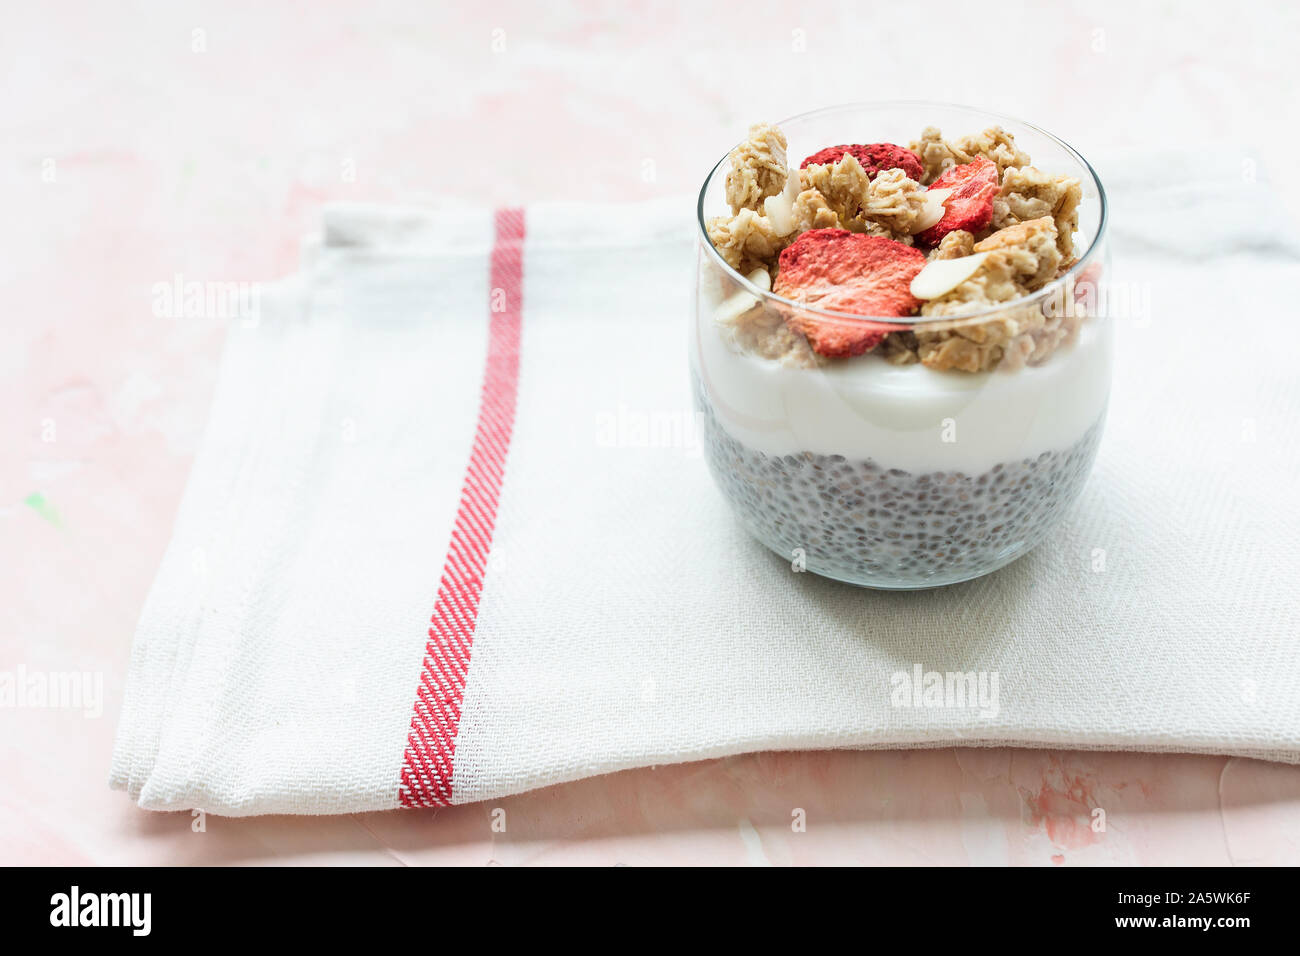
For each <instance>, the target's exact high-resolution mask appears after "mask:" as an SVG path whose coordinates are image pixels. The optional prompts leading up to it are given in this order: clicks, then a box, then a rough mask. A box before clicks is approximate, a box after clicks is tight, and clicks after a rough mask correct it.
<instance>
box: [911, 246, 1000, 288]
mask: <svg viewBox="0 0 1300 956" xmlns="http://www.w3.org/2000/svg"><path fill="white" fill-rule="evenodd" d="M988 257H989V254H988V253H987V252H977V253H975V254H974V255H973V256H962V257H961V258H959V259H935V260H934V261H933V262H927V263H926V264H925V267H924V268H923V269H921V271H920V272H918V273H917V274H916V276H915V278H913V279H912V285H911V290H912V295H914V296H916V297H917V298H918V299H938V298H941V297H943V296H945V295H947V294H948V293H949V292H951V291H952V290H953V289H955V288H957V286H959V285H961V284H962V283H963V282H965V281H966V280H967V279H969V278H970V277H971V276H973V275H974V274H975V273H976V272H977V271H978V270H979V267H980V266H982V265H983V264H984V260H985V259H987V258H988Z"/></svg>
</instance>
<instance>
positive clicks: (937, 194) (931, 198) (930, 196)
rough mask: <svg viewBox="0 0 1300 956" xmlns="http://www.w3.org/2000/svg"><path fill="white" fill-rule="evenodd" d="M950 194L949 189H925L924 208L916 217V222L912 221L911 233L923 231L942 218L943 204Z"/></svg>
mask: <svg viewBox="0 0 1300 956" xmlns="http://www.w3.org/2000/svg"><path fill="white" fill-rule="evenodd" d="M951 195H952V190H951V189H927V190H926V191H925V208H923V209H922V210H921V214H920V215H919V216H917V217H916V222H914V223H912V235H916V234H917V233H918V232H925V230H927V229H929V228H930V227H931V226H933V225H934V224H935V223H937V222H938V221H939V220H940V219H942V218H943V209H944V206H943V204H944V203H946V202H947V201H948V197H949V196H951Z"/></svg>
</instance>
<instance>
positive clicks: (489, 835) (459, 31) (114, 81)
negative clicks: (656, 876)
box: [0, 2, 1300, 866]
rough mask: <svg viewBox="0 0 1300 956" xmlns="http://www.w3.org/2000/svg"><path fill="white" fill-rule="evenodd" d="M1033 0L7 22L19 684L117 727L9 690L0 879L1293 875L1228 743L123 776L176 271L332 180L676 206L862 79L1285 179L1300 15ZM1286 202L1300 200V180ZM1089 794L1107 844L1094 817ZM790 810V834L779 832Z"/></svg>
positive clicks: (190, 273)
mask: <svg viewBox="0 0 1300 956" xmlns="http://www.w3.org/2000/svg"><path fill="white" fill-rule="evenodd" d="M1042 9H1043V11H1044V12H1043V13H1041V14H1040V15H1038V16H1036V17H1032V18H1030V17H1022V16H1019V15H1017V14H1015V13H1014V12H1009V13H1005V14H1003V13H1000V12H995V8H991V7H989V5H987V4H986V5H976V4H970V3H960V4H954V5H952V6H949V5H947V4H943V3H938V2H931V3H927V4H914V5H904V4H900V3H896V2H892V3H879V4H852V5H844V6H843V7H831V6H829V5H825V4H820V5H817V6H816V8H815V9H813V8H812V7H808V6H801V5H799V4H791V3H788V2H782V3H745V4H737V5H734V6H721V5H719V6H717V7H712V6H708V5H704V4H682V5H680V6H676V5H673V6H670V5H668V4H662V5H661V4H650V3H643V4H634V3H626V2H610V3H591V4H563V5H559V4H549V3H548V4H544V5H543V4H530V3H524V2H509V3H476V4H469V5H461V4H450V3H444V4H429V3H397V2H380V3H367V4H364V5H343V4H333V3H312V4H270V3H255V2H243V3H221V4H218V3H193V2H173V3H161V2H159V3H154V4H144V3H137V4H97V3H89V2H87V3H82V4H74V3H66V2H64V3H43V4H22V5H17V6H13V7H12V8H11V9H9V10H8V11H6V22H5V29H4V30H3V31H2V32H0V53H2V55H0V64H3V68H4V70H5V74H6V75H5V82H4V84H3V86H2V87H0V117H3V120H0V122H3V124H4V127H5V130H4V132H5V135H4V139H3V141H4V144H5V149H4V150H3V153H0V168H2V169H3V173H2V177H3V178H2V180H0V181H2V182H3V190H4V192H3V196H4V200H5V207H4V208H5V216H4V225H3V227H0V237H2V238H0V242H2V243H3V245H2V246H0V276H2V277H3V280H4V281H3V287H4V290H5V304H6V307H7V308H6V311H7V316H6V319H5V321H4V322H3V326H2V327H3V330H4V331H3V340H2V342H0V409H2V410H3V424H4V437H5V441H4V445H3V449H4V452H3V455H2V456H0V561H2V562H3V569H4V574H3V577H2V578H0V670H11V671H12V670H14V669H15V668H17V667H19V666H25V667H27V668H28V669H31V670H45V671H62V670H82V671H92V672H95V673H98V674H102V675H103V680H104V692H105V702H104V714H103V716H102V717H99V718H98V719H96V718H87V717H84V716H82V715H81V714H79V713H76V712H70V711H63V710H49V709H33V708H12V707H10V708H3V709H0V765H3V767H4V773H3V774H2V775H0V863H18V862H30V863H199V862H205V863H236V862H238V863H251V862H275V863H284V862H310V863H363V862H365V863H389V862H391V863H447V862H455V863H468V864H490V863H499V864H515V863H593V864H614V863H626V864H654V863H691V862H717V863H735V864H745V863H755V864H764V863H776V864H782V863H850V862H853V863H883V862H897V863H916V864H925V863H1017V864H1037V865H1049V866H1050V865H1071V864H1105V863H1121V864H1126V863H1144V864H1149V863H1160V864H1183V863H1205V864H1219V863H1289V862H1290V863H1293V862H1296V861H1298V860H1300V769H1297V768H1291V767H1283V766H1278V765H1272V764H1267V763H1261V762H1257V761H1250V760H1240V759H1223V758H1212V757H1190V756H1159V757H1156V756H1146V755H1135V754H1088V753H1062V752H1049V751H1007V750H993V751H973V750H943V751H931V752H914V753H847V752H836V753H807V754H757V755H751V756H745V757H736V758H731V759H725V760H715V761H709V762H704V763H695V764H687V765H681V766H673V767H661V768H657V769H646V770H641V771H634V772H627V773H620V774H615V775H612V776H609V777H604V778H597V779H592V780H587V781H583V782H579V783H575V784H570V785H566V786H561V787H555V788H552V789H548V790H544V791H539V792H535V793H531V794H526V795H523V796H519V797H515V798H511V799H508V800H501V801H496V802H495V803H494V804H493V805H492V806H487V805H474V806H465V807H457V808H453V809H448V810H443V811H440V812H429V813H417V812H394V813H381V814H364V815H356V816H351V817H338V818H327V819H303V818H298V819H294V818H269V817H268V818H259V819H246V820H224V819H217V818H208V819H207V820H206V829H205V830H204V831H203V832H195V830H194V828H193V827H192V821H191V818H190V817H189V815H187V814H150V813H145V812H143V811H140V810H138V809H136V808H135V807H134V806H133V805H132V804H131V803H130V802H129V801H128V800H127V799H126V798H125V797H123V796H122V795H121V794H117V793H112V792H110V791H109V790H108V788H107V785H106V778H107V772H108V761H109V753H110V746H111V742H112V734H113V728H114V724H115V718H116V714H117V711H118V708H119V707H120V703H121V692H122V678H123V673H124V669H125V664H126V658H127V648H128V646H129V642H130V638H131V634H132V630H133V628H134V626H135V622H136V618H137V615H138V614H139V610H140V607H141V604H142V602H143V600H144V597H145V594H146V593H147V590H148V588H149V585H150V582H151V580H152V577H153V574H154V572H155V570H156V568H157V566H158V563H159V560H160V558H161V555H162V552H163V548H164V546H165V545H166V543H167V540H168V535H169V531H170V526H171V522H172V519H173V516H174V514H175V511H176V508H177V505H178V502H179V498H180V495H181V492H182V489H183V487H184V483H185V479H186V476H187V473H188V470H189V468H190V464H191V462H192V460H193V456H194V452H195V449H196V447H197V445H198V443H199V441H200V439H201V436H202V431H203V425H204V421H205V416H206V412H207V408H208V403H209V400H210V397H211V393H212V389H213V384H214V376H215V371H216V363H217V358H218V349H219V346H220V343H221V340H222V336H223V333H224V329H223V327H222V324H221V323H220V322H218V321H215V320H214V321H204V320H172V319H162V318H158V317H155V316H154V314H153V312H152V310H151V298H150V289H151V287H152V285H153V284H154V283H156V282H160V281H169V280H170V279H171V277H172V276H173V275H174V274H175V273H178V272H179V273H183V274H184V275H185V276H187V277H189V278H198V279H203V280H226V281H245V282H256V281H260V280H266V279H271V278H273V277H276V276H279V275H282V274H284V273H286V272H288V271H290V270H292V269H293V268H294V266H295V262H296V257H297V252H298V243H299V238H300V236H301V235H302V234H303V233H305V232H306V231H307V230H308V229H309V228H310V227H311V225H312V224H313V222H314V221H315V218H316V215H317V213H318V210H319V208H320V206H321V204H322V203H324V202H326V201H329V200H334V199H378V200H385V199H397V198H410V197H413V196H416V195H425V196H428V195H434V196H457V197H460V198H464V199H469V200H473V201H478V202H482V203H518V202H522V201H527V200H532V199H539V198H551V199H557V198H559V199H563V198H574V199H577V198H581V199H589V200H620V199H635V198H642V197H649V196H657V195H668V194H681V193H685V192H690V191H693V190H694V189H695V188H696V186H697V184H698V180H699V178H700V176H701V171H702V170H703V169H705V168H706V167H707V165H708V164H709V163H710V162H711V161H713V160H714V159H716V158H717V156H718V155H719V154H720V153H721V152H722V151H723V150H724V149H725V147H726V146H727V145H728V144H729V143H730V142H732V141H734V140H735V139H736V138H737V137H738V135H739V134H740V132H741V131H742V130H743V128H744V126H745V124H746V123H748V122H749V121H751V120H752V119H755V118H759V117H779V116H783V115H788V114H791V113H795V112H800V111H803V110H806V109H809V108H812V107H815V106H820V105H824V104H826V103H830V102H840V101H847V100H853V99H867V98H927V99H939V100H945V99H947V100H957V101H961V102H967V103H970V104H972V105H978V106H983V107H987V108H991V109H995V110H1001V111H1004V112H1008V113H1011V114H1013V115H1022V116H1027V117H1031V118H1036V119H1039V120H1041V121H1042V122H1043V123H1045V124H1046V125H1048V126H1049V127H1050V128H1052V129H1053V130H1054V131H1056V132H1059V133H1060V134H1062V135H1063V136H1064V137H1065V138H1066V139H1068V140H1070V141H1072V142H1073V143H1074V144H1075V145H1076V146H1078V147H1079V148H1080V149H1081V150H1082V151H1083V152H1084V153H1085V154H1087V153H1088V152H1090V151H1095V150H1104V149H1110V148H1113V147H1122V146H1134V145H1144V144H1161V143H1163V144H1170V143H1175V144H1177V143H1185V142H1192V143H1203V142H1206V141H1210V140H1215V141H1218V142H1221V143H1224V144H1225V148H1229V149H1231V151H1232V154H1233V155H1234V156H1235V155H1238V154H1239V151H1240V150H1241V149H1243V148H1246V147H1249V148H1252V149H1254V150H1256V151H1257V153H1258V154H1259V155H1260V156H1261V157H1262V159H1263V161H1264V163H1265V167H1266V169H1267V168H1270V167H1271V168H1272V169H1273V170H1275V171H1289V169H1290V164H1291V163H1292V162H1293V158H1294V156H1295V155H1297V154H1298V153H1300V149H1297V147H1300V142H1297V138H1298V137H1297V132H1296V130H1295V128H1294V125H1293V124H1287V125H1285V126H1284V125H1283V124H1282V123H1281V122H1280V121H1279V120H1280V119H1281V118H1283V117H1288V116H1291V115H1292V114H1293V112H1294V110H1293V107H1292V104H1290V103H1289V102H1288V101H1287V99H1285V98H1288V97H1289V96H1290V92H1289V91H1290V90H1292V89H1293V88H1294V85H1295V83H1296V80H1297V67H1296V57H1295V56H1294V51H1293V50H1292V49H1291V47H1292V45H1293V42H1294V37H1295V36H1297V35H1298V33H1300V31H1297V27H1298V26H1300V15H1298V14H1297V8H1296V7H1295V5H1293V4H1287V3H1282V2H1276V3H1259V4H1251V5H1249V6H1244V5H1243V6H1242V7H1240V8H1236V9H1234V11H1233V15H1232V16H1231V17H1230V18H1226V19H1225V18H1224V17H1223V15H1222V14H1223V8H1222V5H1221V4H1191V3H1179V4H1174V3H1152V4H1135V3H1132V2H1103V3H1098V2H1087V3H1081V2H1074V3H1057V4H1052V5H1050V6H1049V5H1044V7H1043V8H1042ZM1007 10H1008V11H1013V7H1012V6H1008V7H1007ZM196 31H201V32H196ZM496 31H501V32H496ZM494 46H495V47H496V48H495V49H494ZM502 47H504V48H502ZM976 64H993V65H991V66H985V67H983V68H980V69H978V70H977V69H975V67H976ZM646 159H651V160H653V161H654V169H655V174H656V175H655V178H654V179H653V181H651V182H646V181H645V180H644V179H643V176H642V173H643V169H644V168H645V167H644V164H643V161H644V160H646ZM1274 179H1275V180H1278V181H1281V180H1282V179H1284V177H1283V176H1275V177H1274ZM1278 190H1279V203H1280V204H1282V205H1284V206H1285V207H1286V208H1288V209H1289V210H1290V211H1291V212H1292V213H1293V214H1294V213H1295V212H1296V211H1297V209H1298V208H1300V203H1298V202H1297V198H1298V194H1297V187H1296V185H1295V184H1294V181H1292V182H1289V183H1288V182H1282V183H1281V184H1280V185H1279V186H1278ZM1098 806H1100V807H1103V808H1104V809H1105V810H1106V813H1107V824H1108V825H1107V829H1106V832H1104V833H1096V832H1093V830H1092V829H1091V827H1090V826H1089V824H1090V822H1091V811H1092V809H1093V808H1094V807H1098ZM495 807H502V808H504V809H505V810H506V812H507V820H508V822H509V824H508V829H507V833H505V834H501V833H494V832H493V831H492V829H491V827H490V822H491V813H492V810H493V809H494V808H495ZM795 808H802V809H803V810H804V811H806V816H807V830H806V832H792V829H791V814H792V811H793V810H794V809H795Z"/></svg>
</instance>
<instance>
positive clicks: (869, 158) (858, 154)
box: [799, 143, 922, 182]
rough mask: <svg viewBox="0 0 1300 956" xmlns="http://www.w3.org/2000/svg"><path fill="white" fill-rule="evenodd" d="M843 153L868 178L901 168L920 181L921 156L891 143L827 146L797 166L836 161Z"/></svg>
mask: <svg viewBox="0 0 1300 956" xmlns="http://www.w3.org/2000/svg"><path fill="white" fill-rule="evenodd" d="M845 153H852V154H853V158H854V159H856V160H857V161H858V162H859V163H860V164H861V166H862V168H863V169H865V170H866V171H867V178H868V179H875V178H876V173H878V172H880V171H881V170H882V169H901V170H902V171H903V172H904V173H906V174H907V178H908V179H915V180H917V181H918V182H920V179H921V176H922V167H921V157H919V156H917V155H916V153H914V152H912V151H911V150H910V149H906V148H904V147H902V146H895V145H894V144H893V143H869V144H867V145H865V146H861V145H851V146H828V147H826V148H825V149H819V150H818V151H817V152H815V153H813V154H812V155H811V156H809V157H808V158H807V159H805V160H804V161H803V165H801V166H800V167H799V168H800V169H803V168H805V167H807V166H814V165H816V166H826V165H828V164H830V163H838V162H839V161H840V160H841V159H842V158H843V157H844V154H845Z"/></svg>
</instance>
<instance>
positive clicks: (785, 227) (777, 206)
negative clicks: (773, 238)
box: [763, 169, 799, 236]
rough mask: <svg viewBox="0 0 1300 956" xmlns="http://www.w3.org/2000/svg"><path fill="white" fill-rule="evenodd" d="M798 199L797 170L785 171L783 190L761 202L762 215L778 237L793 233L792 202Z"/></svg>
mask: <svg viewBox="0 0 1300 956" xmlns="http://www.w3.org/2000/svg"><path fill="white" fill-rule="evenodd" d="M798 198H799V170H797V169H790V170H787V171H786V177H785V189H783V190H782V191H781V192H780V193H778V194H777V195H775V196H768V197H767V198H766V199H764V200H763V215H765V216H766V217H767V221H768V222H769V223H771V224H772V230H773V231H774V232H775V233H776V234H777V235H778V236H788V235H790V233H792V232H794V202H795V200H796V199H798Z"/></svg>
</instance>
